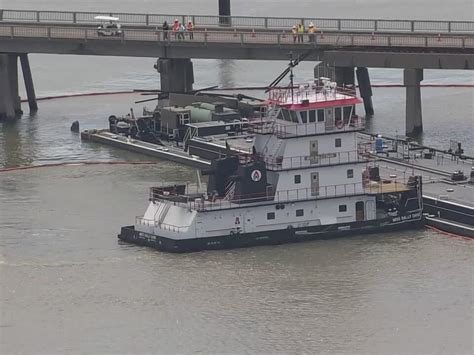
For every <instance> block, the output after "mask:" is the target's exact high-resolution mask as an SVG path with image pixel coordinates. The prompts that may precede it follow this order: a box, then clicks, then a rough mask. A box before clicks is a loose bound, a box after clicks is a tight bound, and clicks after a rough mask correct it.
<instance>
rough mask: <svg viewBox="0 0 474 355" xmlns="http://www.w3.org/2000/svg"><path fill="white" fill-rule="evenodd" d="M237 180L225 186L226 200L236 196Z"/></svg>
mask: <svg viewBox="0 0 474 355" xmlns="http://www.w3.org/2000/svg"><path fill="white" fill-rule="evenodd" d="M235 185H236V182H235V181H230V182H228V183H227V186H226V187H225V198H224V199H225V200H227V201H231V200H232V199H233V198H234V194H235Z"/></svg>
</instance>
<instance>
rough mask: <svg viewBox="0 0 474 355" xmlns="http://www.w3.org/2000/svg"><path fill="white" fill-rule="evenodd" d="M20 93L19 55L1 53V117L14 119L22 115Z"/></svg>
mask: <svg viewBox="0 0 474 355" xmlns="http://www.w3.org/2000/svg"><path fill="white" fill-rule="evenodd" d="M21 114H22V111H21V99H20V96H19V95H18V55H17V54H0V118H4V119H12V118H15V117H16V115H21Z"/></svg>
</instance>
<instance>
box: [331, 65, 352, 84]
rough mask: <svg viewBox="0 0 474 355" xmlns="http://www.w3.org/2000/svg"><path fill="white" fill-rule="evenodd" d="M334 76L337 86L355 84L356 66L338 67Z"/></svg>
mask: <svg viewBox="0 0 474 355" xmlns="http://www.w3.org/2000/svg"><path fill="white" fill-rule="evenodd" d="M334 78H335V80H336V83H337V86H347V85H354V84H355V77H354V67H336V68H335V73H334Z"/></svg>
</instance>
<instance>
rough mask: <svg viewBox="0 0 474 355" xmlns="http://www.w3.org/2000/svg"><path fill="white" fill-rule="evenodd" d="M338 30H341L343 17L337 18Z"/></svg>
mask: <svg viewBox="0 0 474 355" xmlns="http://www.w3.org/2000/svg"><path fill="white" fill-rule="evenodd" d="M337 30H338V31H340V30H341V19H338V20H337Z"/></svg>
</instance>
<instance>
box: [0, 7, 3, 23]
mask: <svg viewBox="0 0 474 355" xmlns="http://www.w3.org/2000/svg"><path fill="white" fill-rule="evenodd" d="M0 21H3V9H0Z"/></svg>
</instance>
